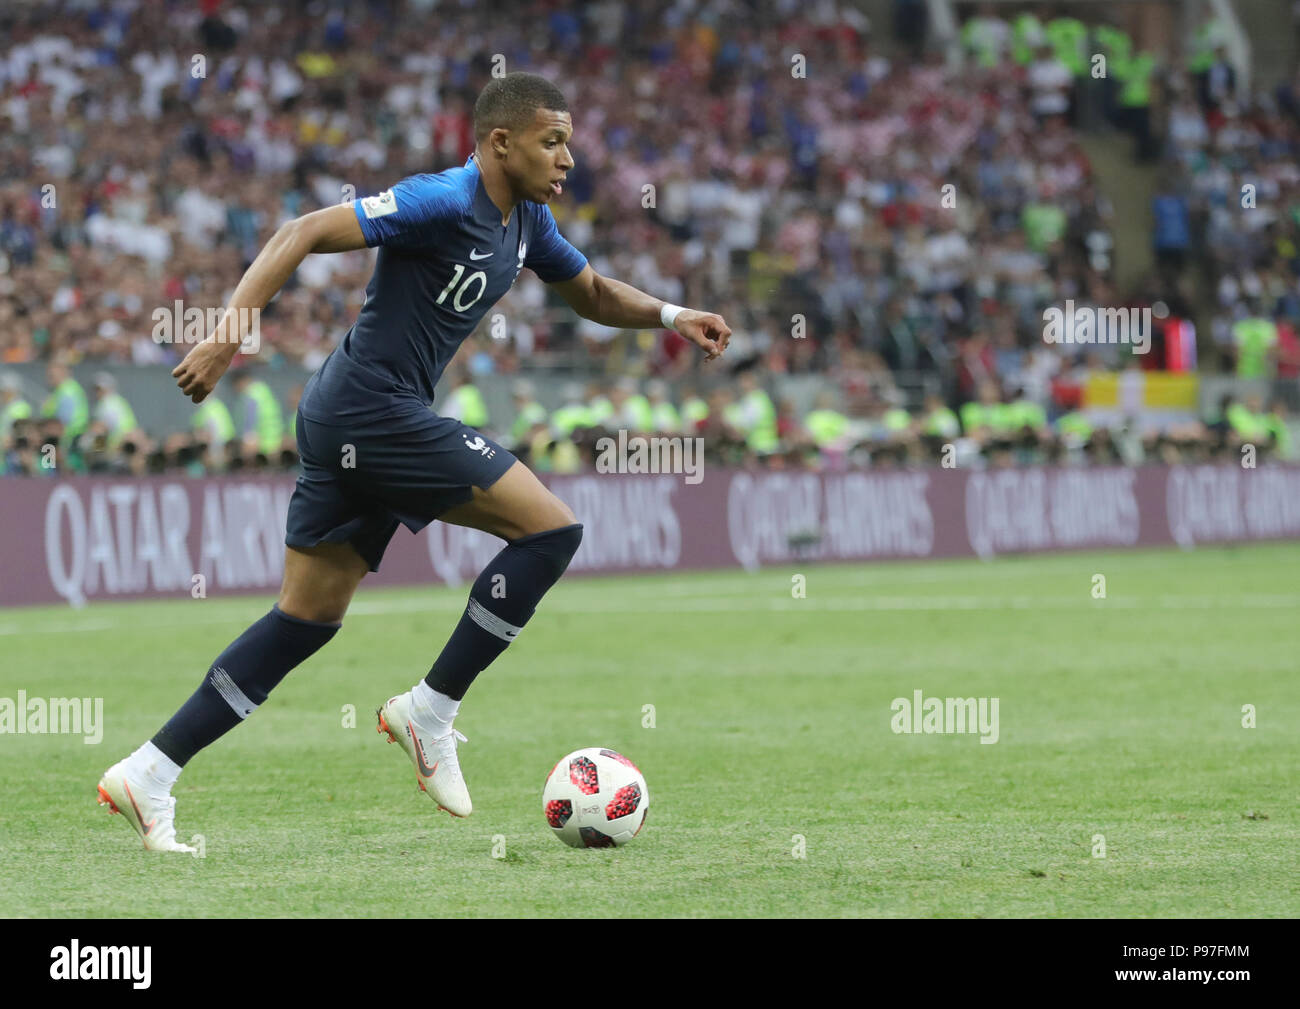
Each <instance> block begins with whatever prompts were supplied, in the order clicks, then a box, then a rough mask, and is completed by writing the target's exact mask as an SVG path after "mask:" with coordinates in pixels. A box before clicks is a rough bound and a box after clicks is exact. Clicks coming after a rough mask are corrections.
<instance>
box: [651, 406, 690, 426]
mask: <svg viewBox="0 0 1300 1009" xmlns="http://www.w3.org/2000/svg"><path fill="white" fill-rule="evenodd" d="M650 426H651V428H652V429H653V430H655V431H669V432H673V431H680V430H681V429H682V415H681V414H679V413H678V412H677V407H675V406H673V405H672V404H671V403H669V402H668V401H667V400H664V402H662V403H656V404H655V405H654V406H652V407H651V408H650Z"/></svg>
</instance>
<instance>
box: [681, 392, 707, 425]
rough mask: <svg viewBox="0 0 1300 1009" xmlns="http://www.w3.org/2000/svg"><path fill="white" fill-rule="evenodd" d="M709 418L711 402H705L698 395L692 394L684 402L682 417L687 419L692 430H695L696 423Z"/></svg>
mask: <svg viewBox="0 0 1300 1009" xmlns="http://www.w3.org/2000/svg"><path fill="white" fill-rule="evenodd" d="M708 418H709V404H708V403H706V402H704V400H702V399H700V398H699V397H698V396H692V397H691V398H690V399H688V400H687V401H686V402H685V403H683V404H682V419H683V420H684V421H686V424H687V426H688V427H689V429H690V430H692V431H694V430H695V425H696V424H698V423H699V422H700V421H702V420H708Z"/></svg>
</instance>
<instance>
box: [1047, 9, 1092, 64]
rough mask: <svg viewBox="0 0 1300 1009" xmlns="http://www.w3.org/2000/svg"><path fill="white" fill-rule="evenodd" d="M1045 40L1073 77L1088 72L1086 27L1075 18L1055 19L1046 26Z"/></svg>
mask: <svg viewBox="0 0 1300 1009" xmlns="http://www.w3.org/2000/svg"><path fill="white" fill-rule="evenodd" d="M1047 38H1048V41H1049V42H1051V43H1052V48H1053V49H1054V50H1055V51H1056V58H1057V59H1058V60H1060V61H1061V62H1062V63H1064V64H1065V65H1066V66H1067V67H1069V68H1070V73H1072V74H1074V76H1075V77H1082V76H1083V75H1084V74H1085V73H1087V72H1088V54H1087V53H1086V52H1085V51H1084V50H1085V48H1086V46H1087V44H1088V28H1087V26H1086V25H1085V24H1084V23H1083V22H1082V21H1079V20H1076V19H1075V18H1057V19H1056V20H1055V21H1052V22H1050V23H1049V24H1048V25H1047Z"/></svg>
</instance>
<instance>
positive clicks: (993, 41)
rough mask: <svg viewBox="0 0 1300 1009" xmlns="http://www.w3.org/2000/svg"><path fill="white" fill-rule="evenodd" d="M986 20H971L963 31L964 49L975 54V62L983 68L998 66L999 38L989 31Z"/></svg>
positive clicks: (964, 26) (962, 41)
mask: <svg viewBox="0 0 1300 1009" xmlns="http://www.w3.org/2000/svg"><path fill="white" fill-rule="evenodd" d="M988 29H989V23H988V20H987V19H986V18H971V19H970V20H969V21H967V22H966V23H965V24H964V25H963V26H962V29H961V44H962V48H963V49H965V50H966V51H967V52H970V53H974V54H975V62H976V63H977V64H978V65H979V66H981V67H985V68H988V67H995V66H997V65H998V56H999V55H1001V54H1000V53H999V52H998V46H997V36H996V34H995V33H994V32H992V31H989V30H988Z"/></svg>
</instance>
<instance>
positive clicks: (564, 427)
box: [551, 403, 596, 436]
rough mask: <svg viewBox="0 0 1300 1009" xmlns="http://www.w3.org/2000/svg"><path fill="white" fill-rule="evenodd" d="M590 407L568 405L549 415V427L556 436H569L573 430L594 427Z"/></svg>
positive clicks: (576, 404)
mask: <svg viewBox="0 0 1300 1009" xmlns="http://www.w3.org/2000/svg"><path fill="white" fill-rule="evenodd" d="M595 426H596V422H595V420H593V419H592V415H591V409H590V407H586V406H583V405H582V404H581V403H568V404H565V405H564V406H562V407H560V408H559V409H558V410H556V411H555V413H553V414H551V427H552V428H553V429H554V430H555V432H556V433H557V434H562V435H566V436H567V435H570V434H572V433H573V431H574V429H575V428H579V427H595Z"/></svg>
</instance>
